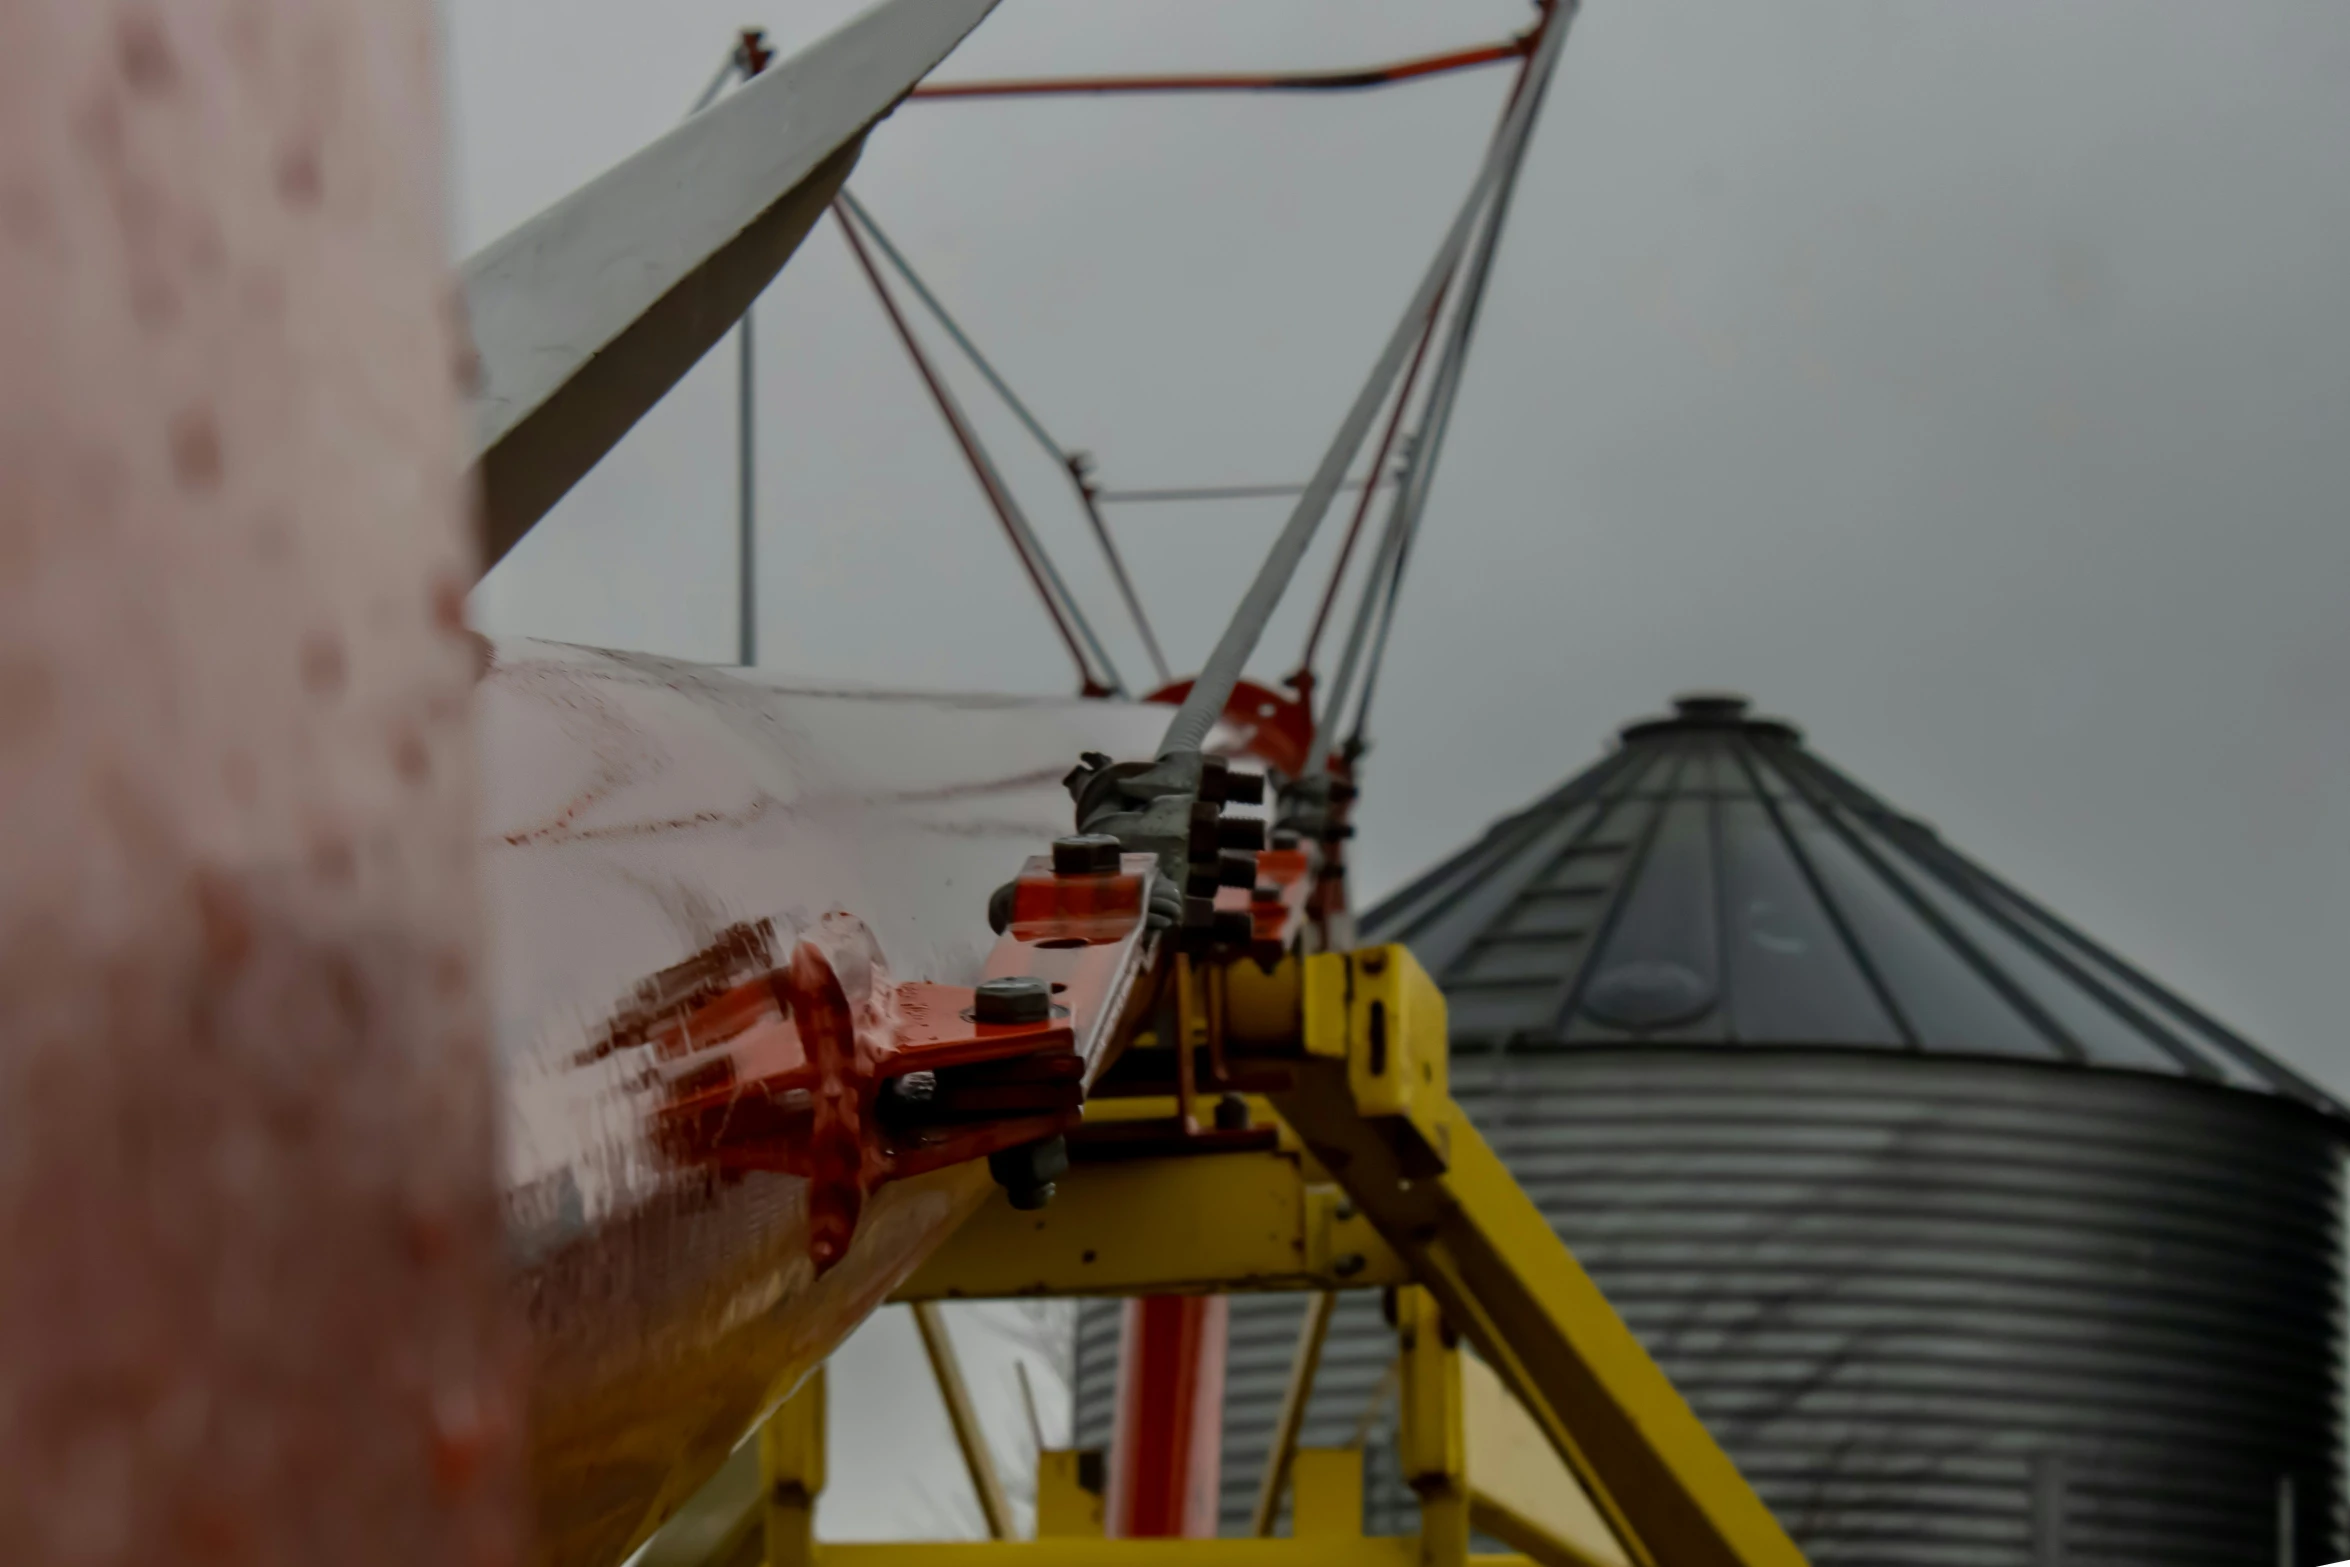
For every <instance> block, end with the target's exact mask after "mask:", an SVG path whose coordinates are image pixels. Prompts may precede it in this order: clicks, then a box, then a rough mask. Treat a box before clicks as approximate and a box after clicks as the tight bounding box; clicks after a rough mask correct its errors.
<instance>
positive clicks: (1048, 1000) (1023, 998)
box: [971, 974, 1053, 1023]
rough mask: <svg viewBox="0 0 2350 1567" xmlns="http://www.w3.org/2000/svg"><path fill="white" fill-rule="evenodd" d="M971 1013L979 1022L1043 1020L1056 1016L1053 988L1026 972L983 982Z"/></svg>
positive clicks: (975, 994) (976, 994) (1034, 1021)
mask: <svg viewBox="0 0 2350 1567" xmlns="http://www.w3.org/2000/svg"><path fill="white" fill-rule="evenodd" d="M973 995H974V997H975V999H974V1001H973V1003H972V1007H971V1016H972V1019H973V1021H975V1022H980V1023H1041V1022H1043V1021H1044V1020H1045V1019H1047V1018H1049V1017H1051V1016H1052V1015H1053V991H1052V987H1051V986H1050V985H1047V984H1046V983H1045V982H1044V981H1043V980H1041V979H1037V978H1034V977H1032V976H1030V975H1027V974H1018V975H1014V976H1012V977H1010V978H1007V979H989V980H982V981H980V984H979V988H978V990H977V991H975V992H973Z"/></svg>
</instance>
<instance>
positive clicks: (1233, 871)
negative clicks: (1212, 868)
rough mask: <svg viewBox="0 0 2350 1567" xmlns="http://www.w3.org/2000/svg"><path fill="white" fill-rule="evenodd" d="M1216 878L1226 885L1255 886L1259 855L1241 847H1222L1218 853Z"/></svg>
mask: <svg viewBox="0 0 2350 1567" xmlns="http://www.w3.org/2000/svg"><path fill="white" fill-rule="evenodd" d="M1216 880H1217V882H1218V884H1219V885H1222V886H1226V887H1254V886H1255V885H1256V884H1257V857H1256V856H1255V855H1253V854H1250V853H1248V852H1247V851H1245V850H1241V849H1221V850H1218V851H1217V854H1216Z"/></svg>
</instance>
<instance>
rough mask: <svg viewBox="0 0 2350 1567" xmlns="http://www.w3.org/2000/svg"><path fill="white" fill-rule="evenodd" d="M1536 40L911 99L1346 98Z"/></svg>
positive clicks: (928, 92)
mask: <svg viewBox="0 0 2350 1567" xmlns="http://www.w3.org/2000/svg"><path fill="white" fill-rule="evenodd" d="M1533 41H1534V35H1533V34H1531V33H1528V34H1523V35H1521V36H1519V37H1516V38H1508V39H1504V40H1502V41H1501V42H1500V43H1492V44H1481V45H1479V46H1477V47H1476V48H1473V49H1455V50H1451V51H1449V52H1447V53H1444V54H1430V55H1421V56H1418V57H1416V58H1414V59H1409V60H1397V61H1395V62H1393V63H1391V64H1388V65H1371V66H1358V67H1356V68H1355V69H1353V70H1344V71H1227V72H1222V73H1217V74H1208V75H1195V76H1057V77H1056V76H1040V77H1028V78H1024V79H1015V80H1010V81H982V82H935V83H932V84H931V85H929V86H926V87H917V88H915V89H914V91H913V92H912V93H910V94H908V96H909V97H913V98H1035V97H1058V96H1063V95H1067V94H1073V93H1180V92H1345V91H1349V90H1352V89H1357V88H1363V87H1387V86H1392V85H1393V84H1395V83H1397V82H1409V81H1418V80H1420V79H1422V78H1424V77H1429V76H1439V75H1442V74H1444V73H1445V72H1448V71H1465V70H1471V69H1474V68H1475V67H1477V66H1480V65H1498V64H1500V63H1501V62H1502V61H1504V60H1514V59H1517V58H1518V57H1519V56H1521V55H1523V54H1525V53H1526V52H1527V51H1528V50H1529V49H1531V48H1532V46H1533Z"/></svg>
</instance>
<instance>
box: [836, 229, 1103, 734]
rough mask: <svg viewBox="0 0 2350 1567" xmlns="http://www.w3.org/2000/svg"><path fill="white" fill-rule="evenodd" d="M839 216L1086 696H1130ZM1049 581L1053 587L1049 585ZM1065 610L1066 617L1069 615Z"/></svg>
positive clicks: (885, 285)
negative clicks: (1100, 680) (1100, 679)
mask: <svg viewBox="0 0 2350 1567" xmlns="http://www.w3.org/2000/svg"><path fill="white" fill-rule="evenodd" d="M833 213H834V216H835V217H837V218H838V219H839V220H840V231H841V235H842V237H843V238H845V239H846V240H847V241H848V243H849V249H850V251H851V252H852V253H853V254H854V255H855V256H856V258H857V264H858V265H859V266H860V267H862V268H863V269H864V272H865V278H866V281H868V282H870V283H871V284H872V285H873V293H874V297H875V298H877V299H879V300H880V301H881V308H882V310H883V312H884V313H885V314H887V315H888V317H889V321H890V325H891V326H893V327H895V328H896V329H897V334H898V340H899V341H900V342H902V343H903V344H905V347H906V353H907V356H908V357H909V358H911V359H912V360H913V361H914V368H915V370H916V371H918V372H919V373H920V374H921V377H922V382H923V384H924V385H925V386H927V387H929V388H930V396H931V399H932V400H933V401H934V402H936V403H937V404H938V411H939V414H940V416H941V417H942V418H944V419H945V420H946V423H947V428H948V430H949V431H950V432H952V433H953V435H954V437H955V444H956V445H958V446H960V447H961V448H962V450H963V456H964V458H965V460H967V461H968V462H969V463H970V465H971V472H972V476H973V477H974V478H976V479H978V481H979V487H980V490H981V491H982V492H983V493H984V494H985V495H986V496H987V502H988V505H989V506H990V507H992V508H993V509H994V511H995V514H996V520H997V521H998V522H1000V523H1002V524H1003V528H1004V532H1005V534H1006V535H1007V536H1008V537H1009V538H1010V539H1011V541H1012V552H1013V553H1014V554H1015V555H1017V556H1019V557H1020V564H1021V565H1022V566H1024V567H1026V568H1027V571H1028V580H1029V581H1030V582H1031V583H1032V584H1034V586H1035V588H1036V593H1037V597H1039V598H1040V599H1042V600H1043V601H1044V608H1045V613H1046V615H1047V616H1049V617H1050V618H1051V620H1052V623H1053V629H1054V630H1056V631H1058V632H1059V633H1060V634H1061V640H1062V641H1063V642H1064V643H1066V644H1067V645H1068V648H1069V656H1070V658H1072V659H1074V660H1075V661H1076V664H1077V671H1078V677H1079V681H1080V683H1081V685H1082V686H1083V688H1084V691H1085V693H1086V694H1087V695H1088V696H1099V695H1107V696H1123V695H1125V694H1126V690H1125V682H1124V681H1122V680H1121V679H1119V677H1118V670H1117V666H1116V665H1114V664H1112V663H1111V662H1110V657H1109V654H1107V653H1106V652H1104V651H1103V650H1102V645H1101V641H1100V639H1099V638H1097V637H1096V636H1095V635H1094V634H1093V627H1092V626H1090V625H1089V624H1087V622H1086V619H1085V612H1084V611H1083V610H1081V609H1079V608H1078V607H1077V601H1076V600H1075V599H1074V598H1072V597H1070V594H1069V589H1068V585H1067V584H1066V583H1064V582H1062V580H1061V574H1060V573H1059V572H1058V571H1056V570H1054V569H1053V563H1052V557H1050V556H1049V555H1047V554H1045V552H1044V546H1043V545H1042V544H1040V543H1039V542H1038V541H1037V538H1036V535H1035V533H1034V532H1033V531H1032V530H1031V529H1030V528H1029V526H1028V519H1027V518H1026V517H1025V516H1023V515H1022V514H1021V511H1020V507H1019V504H1018V503H1017V502H1016V501H1014V500H1013V499H1012V492H1011V490H1010V489H1009V488H1008V487H1007V486H1006V485H1005V484H1004V482H1003V476H1002V475H1001V474H1000V473H998V472H997V471H996V466H995V463H994V462H993V460H991V459H990V458H989V457H988V455H987V450H986V448H985V447H983V446H981V445H980V444H979V435H978V432H977V431H975V430H973V429H972V428H971V423H970V421H969V420H968V419H967V418H965V417H964V414H963V409H962V405H961V404H959V403H958V402H956V401H955V394H954V393H953V392H951V391H949V390H948V389H947V384H946V382H945V381H944V380H942V379H940V377H939V374H938V372H937V371H936V370H935V369H933V368H932V367H931V363H930V356H929V355H927V354H925V353H924V352H923V351H922V344H921V342H920V340H919V339H917V338H916V337H915V336H914V329H913V328H912V327H911V326H910V325H908V324H907V321H906V317H905V313H904V312H903V311H901V310H899V309H898V302H897V300H896V299H895V298H894V297H892V295H891V294H890V291H889V284H888V283H887V282H885V281H884V280H883V279H882V276H881V270H880V269H879V268H878V267H876V266H874V264H873V257H872V256H871V255H870V254H868V253H867V251H866V249H865V242H864V241H863V240H862V239H860V238H859V237H858V235H857V225H856V223H855V221H854V220H853V219H851V218H850V216H849V213H848V209H847V208H846V207H843V206H840V205H838V204H835V206H834V208H833ZM1048 579H1049V581H1050V586H1047V581H1048ZM1064 608H1065V609H1066V611H1067V613H1066V615H1064V614H1063V610H1064ZM1072 623H1074V625H1075V627H1076V630H1075V631H1074V632H1073V631H1072V630H1071V629H1070V628H1071V625H1072ZM1080 634H1082V636H1083V637H1084V640H1085V646H1084V647H1080V646H1079V645H1078V636H1079V635H1080ZM1087 649H1091V651H1092V653H1093V656H1094V657H1095V658H1096V659H1098V660H1100V662H1101V667H1102V671H1103V673H1104V674H1106V675H1107V676H1108V677H1109V684H1108V685H1107V686H1103V685H1099V684H1097V683H1096V682H1095V680H1094V678H1093V666H1092V665H1091V664H1089V663H1087V662H1086V651H1087Z"/></svg>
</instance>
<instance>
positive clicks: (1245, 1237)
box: [891, 1101, 1411, 1301]
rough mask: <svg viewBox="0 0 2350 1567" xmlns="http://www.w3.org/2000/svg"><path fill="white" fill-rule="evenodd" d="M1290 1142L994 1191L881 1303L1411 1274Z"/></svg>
mask: <svg viewBox="0 0 2350 1567" xmlns="http://www.w3.org/2000/svg"><path fill="white" fill-rule="evenodd" d="M1127 1103H1128V1104H1129V1105H1131V1104H1133V1103H1134V1102H1133V1101H1129V1102H1127ZM1168 1103H1169V1106H1170V1107H1171V1106H1172V1103H1173V1102H1172V1101H1169V1102H1168ZM1144 1104H1145V1105H1146V1107H1147V1106H1148V1104H1149V1102H1147V1101H1145V1102H1144ZM1122 1108H1123V1107H1122ZM1262 1118H1263V1119H1270V1117H1269V1116H1267V1117H1262ZM1288 1144H1289V1145H1288V1146H1286V1147H1282V1148H1277V1149H1274V1150H1272V1151H1269V1152H1262V1153H1218V1154H1204V1155H1200V1156H1197V1157H1191V1158H1181V1159H1138V1160H1133V1161H1129V1162H1119V1163H1108V1164H1081V1165H1078V1166H1076V1167H1075V1168H1074V1169H1072V1170H1070V1172H1069V1173H1068V1174H1067V1175H1065V1176H1063V1177H1062V1178H1061V1179H1060V1180H1059V1181H1058V1182H1056V1183H1055V1184H1056V1186H1057V1188H1058V1190H1057V1191H1056V1193H1055V1195H1054V1197H1053V1200H1052V1202H1051V1203H1050V1204H1048V1205H1047V1206H1045V1207H1043V1208H1040V1209H1037V1210H1036V1211H1034V1212H1031V1213H1022V1212H1020V1211H1018V1210H1017V1209H1015V1208H1013V1207H1012V1205H1011V1204H1010V1203H1009V1202H1008V1201H1006V1200H1005V1197H1004V1194H1003V1193H1002V1192H1001V1191H998V1192H996V1193H995V1194H993V1195H992V1196H990V1197H989V1198H988V1200H987V1201H986V1203H984V1204H983V1205H982V1206H981V1207H980V1209H979V1211H978V1212H977V1213H975V1214H974V1215H972V1217H971V1218H970V1219H969V1220H967V1221H966V1222H965V1223H964V1224H963V1226H962V1228H960V1229H958V1230H957V1231H956V1232H955V1233H954V1234H953V1235H952V1236H951V1237H949V1238H948V1240H947V1242H946V1244H944V1245H943V1246H941V1247H939V1249H938V1250H937V1251H935V1252H933V1253H932V1254H931V1256H930V1259H929V1260H928V1261H927V1262H925V1263H923V1265H922V1266H921V1267H920V1268H919V1269H917V1270H916V1271H915V1273H914V1275H913V1277H912V1278H910V1279H908V1280H907V1281H906V1282H905V1284H904V1285H902V1286H900V1288H899V1289H898V1292H897V1293H896V1294H895V1295H894V1296H892V1297H891V1298H892V1299H893V1300H902V1301H921V1300H946V1299H954V1298H969V1299H981V1300H1000V1299H1007V1298H1010V1297H1013V1296H1021V1295H1142V1294H1151V1295H1187V1294H1188V1295H1224V1294H1232V1293H1236V1292H1239V1291H1245V1290H1305V1289H1323V1290H1330V1289H1343V1288H1350V1287H1355V1286H1361V1285H1373V1284H1400V1283H1402V1282H1404V1281H1405V1280H1407V1279H1408V1278H1410V1276H1411V1275H1410V1274H1409V1273H1408V1272H1407V1271H1406V1270H1405V1268H1404V1266H1403V1263H1402V1262H1401V1260H1400V1259H1398V1258H1397V1256H1396V1254H1395V1251H1394V1249H1393V1248H1392V1247H1390V1246H1389V1245H1388V1244H1387V1242H1386V1241H1385V1240H1383V1239H1382V1238H1381V1237H1380V1234H1379V1232H1378V1230H1377V1229H1375V1228H1374V1227H1373V1226H1372V1224H1371V1222H1370V1220H1369V1219H1367V1218H1365V1217H1364V1215H1363V1213H1362V1211H1361V1209H1360V1208H1359V1207H1358V1206H1357V1205H1356V1204H1355V1202H1354V1201H1353V1200H1352V1199H1350V1198H1349V1197H1348V1196H1347V1194H1346V1192H1345V1191H1344V1190H1343V1189H1342V1188H1340V1187H1339V1186H1338V1185H1337V1183H1335V1182H1333V1181H1332V1180H1330V1178H1329V1177H1328V1176H1327V1175H1324V1174H1322V1173H1321V1172H1320V1171H1319V1170H1318V1169H1315V1168H1313V1166H1312V1164H1311V1161H1309V1160H1308V1159H1307V1158H1306V1157H1305V1155H1304V1153H1303V1152H1302V1151H1301V1150H1300V1149H1299V1148H1298V1147H1297V1146H1296V1143H1295V1139H1293V1138H1292V1139H1288Z"/></svg>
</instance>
